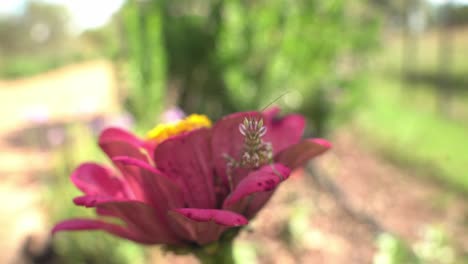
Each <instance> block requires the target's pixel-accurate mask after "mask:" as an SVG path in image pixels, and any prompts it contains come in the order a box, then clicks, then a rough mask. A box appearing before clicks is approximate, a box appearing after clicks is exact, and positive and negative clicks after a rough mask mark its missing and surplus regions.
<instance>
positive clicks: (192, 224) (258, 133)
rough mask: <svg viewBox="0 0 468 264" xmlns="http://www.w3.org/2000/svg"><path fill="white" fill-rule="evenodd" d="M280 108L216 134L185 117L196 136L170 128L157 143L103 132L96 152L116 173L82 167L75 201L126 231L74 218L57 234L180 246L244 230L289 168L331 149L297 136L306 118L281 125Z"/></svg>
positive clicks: (227, 122)
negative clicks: (90, 233)
mask: <svg viewBox="0 0 468 264" xmlns="http://www.w3.org/2000/svg"><path fill="white" fill-rule="evenodd" d="M278 111H279V109H272V110H269V111H266V112H263V113H260V112H240V113H234V114H231V115H228V116H226V117H224V118H222V119H221V120H219V121H218V122H216V123H215V124H214V125H213V126H212V127H211V126H210V125H211V123H210V122H209V120H208V121H207V120H206V119H205V118H204V117H203V116H198V115H197V116H189V117H188V118H187V119H186V120H189V121H190V122H189V121H187V126H188V127H190V128H192V129H191V130H186V128H187V126H186V127H181V126H174V125H172V126H171V127H170V129H171V131H178V132H177V133H178V134H176V135H173V134H170V133H167V132H168V131H162V130H161V129H156V132H157V133H156V132H155V134H157V135H158V136H161V135H168V136H167V138H165V139H164V140H159V141H158V142H156V143H155V142H149V141H151V140H144V139H140V138H138V137H136V136H134V135H133V134H131V133H129V132H126V131H124V130H121V129H117V128H109V129H106V130H104V131H103V132H102V133H101V135H100V138H99V146H100V147H101V148H102V150H103V151H104V152H105V153H106V154H107V155H108V156H109V158H110V159H111V160H112V162H113V164H114V166H115V167H116V168H117V169H118V170H117V171H114V170H112V169H110V168H107V167H104V166H101V165H98V164H95V163H84V164H82V165H81V166H79V167H78V168H77V169H76V170H75V171H74V172H73V174H72V176H71V180H72V182H73V183H74V184H75V185H76V186H77V187H78V188H79V189H80V190H81V191H82V192H83V193H84V195H83V196H80V197H76V198H75V199H74V203H75V204H76V205H81V206H86V207H93V208H95V210H96V213H97V215H98V216H100V217H111V218H117V219H119V220H120V222H121V224H117V223H115V221H112V222H108V221H106V220H105V219H104V218H98V219H71V220H65V221H63V222H61V223H59V224H57V225H56V226H55V227H54V228H53V232H57V231H76V230H104V231H106V232H108V233H111V234H114V235H116V236H119V237H123V238H126V239H129V240H133V241H136V242H139V243H144V244H166V245H175V246H186V245H190V244H193V243H196V244H198V245H205V244H208V243H210V242H213V241H217V240H218V239H219V238H220V236H221V235H222V234H223V233H224V232H225V231H226V230H228V229H230V228H233V227H238V226H243V225H246V224H247V223H248V219H251V218H253V217H254V216H255V214H256V213H257V212H258V211H259V210H260V209H261V208H262V207H263V206H264V205H265V203H266V202H267V201H268V200H269V199H270V197H271V195H272V194H273V192H274V190H275V189H276V187H277V185H278V184H279V183H281V182H282V181H284V180H285V179H287V178H288V177H289V174H290V172H291V171H293V170H295V169H296V168H300V167H301V166H303V165H304V164H305V163H306V162H307V161H308V160H309V159H311V158H313V157H315V156H318V155H320V154H321V153H323V152H325V151H326V150H327V149H329V148H330V147H331V145H330V143H329V142H327V141H326V140H324V139H301V138H302V135H303V132H304V128H305V120H304V118H303V117H302V116H300V115H296V114H291V115H287V116H285V117H282V118H278V117H277V113H278ZM194 120H195V121H194ZM197 120H198V121H197ZM180 122H184V121H180ZM197 122H200V123H203V124H205V125H204V126H202V127H197V126H196V124H197ZM255 122H256V123H255ZM181 124H183V123H181ZM163 132H164V133H163ZM169 132H170V131H169ZM160 139H161V138H160Z"/></svg>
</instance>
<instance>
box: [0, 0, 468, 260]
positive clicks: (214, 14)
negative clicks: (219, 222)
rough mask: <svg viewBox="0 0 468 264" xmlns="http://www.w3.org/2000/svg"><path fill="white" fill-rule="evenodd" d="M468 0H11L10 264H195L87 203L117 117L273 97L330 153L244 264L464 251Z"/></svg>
mask: <svg viewBox="0 0 468 264" xmlns="http://www.w3.org/2000/svg"><path fill="white" fill-rule="evenodd" d="M467 73H468V1H464V0H458V1H455V0H453V1H443V0H392V1H390V0H353V1H345V0H327V1H322V0H269V1H266V0H251V1H246V0H203V1H202V0H179V1H170V0H114V1H91V0H80V1H66V0H43V1H39V0H37V1H28V0H2V1H1V2H0V116H1V117H0V177H1V181H0V225H1V226H2V228H1V229H0V248H2V254H1V255H0V263H111V264H112V263H137V264H138V263H196V260H195V259H193V258H191V257H187V256H175V255H173V254H170V253H164V252H163V251H162V250H161V249H160V248H158V247H142V246H138V245H136V244H133V243H130V242H126V241H123V240H119V239H116V238H113V237H111V236H109V235H107V234H104V233H101V232H82V233H81V232H80V233H66V234H65V233H63V234H59V235H57V236H56V237H54V239H53V240H52V239H50V238H49V230H50V228H51V227H52V226H53V224H54V223H56V222H57V221H59V220H62V219H66V218H71V217H75V216H92V215H93V213H92V212H91V211H92V210H87V209H84V208H77V207H76V206H74V205H73V203H72V198H73V197H75V196H77V195H78V194H79V192H78V191H77V190H76V188H75V187H74V186H73V185H72V183H71V182H70V180H69V175H70V172H71V171H72V170H73V169H74V168H75V167H76V166H77V165H78V164H79V163H81V162H84V161H89V160H93V161H99V162H104V163H106V162H108V161H107V160H106V158H105V157H104V155H103V154H102V153H101V152H100V150H99V149H98V147H97V144H96V138H97V135H98V133H99V132H100V131H101V130H102V129H103V128H105V127H107V126H120V127H124V128H126V129H129V130H132V131H136V133H138V134H139V135H144V133H145V131H147V130H148V129H149V128H151V127H153V126H154V125H155V124H156V123H157V122H159V121H160V120H161V117H162V113H163V112H164V111H165V110H167V109H171V108H173V107H176V106H177V107H180V108H181V109H183V110H184V111H185V112H187V113H192V112H197V113H204V114H207V115H209V116H210V117H212V118H213V119H217V118H219V117H221V116H222V115H225V114H227V113H231V112H234V111H242V110H247V109H256V110H261V109H263V108H264V107H266V106H268V105H269V104H270V103H272V102H273V103H274V104H275V105H278V106H280V107H281V108H282V109H283V111H284V112H299V113H301V114H303V115H305V116H306V117H307V119H308V130H307V135H308V136H320V137H325V138H327V139H329V140H330V141H331V142H333V144H334V149H333V150H332V151H330V152H329V153H327V154H326V155H324V156H323V157H320V158H319V159H317V160H316V161H314V162H313V163H312V164H310V165H309V166H308V167H307V168H306V169H305V170H303V171H299V172H297V173H295V174H294V175H293V176H292V177H291V179H290V180H288V181H287V182H285V183H284V184H283V185H282V186H281V188H280V190H279V191H278V192H277V194H276V195H275V197H274V199H273V200H272V201H271V202H270V203H269V204H268V206H267V207H266V208H265V209H264V210H263V211H262V212H261V213H260V214H259V215H258V217H257V218H256V219H255V220H254V221H253V222H252V223H251V225H250V226H249V227H248V228H247V229H246V230H245V231H243V232H242V234H241V235H240V237H239V239H238V240H237V241H236V244H235V251H234V253H235V257H236V260H237V261H238V263H375V264H393V263H434V264H435V263H437V264H438V263H442V264H445V263H447V264H449V263H450V264H458V263H468V203H467V202H468V195H467V194H468V175H467V170H466V167H467V166H468V150H467V147H468V136H467V135H468V74H467Z"/></svg>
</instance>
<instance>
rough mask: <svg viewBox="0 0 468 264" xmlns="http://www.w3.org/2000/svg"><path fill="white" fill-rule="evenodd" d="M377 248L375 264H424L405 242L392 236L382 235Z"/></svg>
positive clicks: (378, 239)
mask: <svg viewBox="0 0 468 264" xmlns="http://www.w3.org/2000/svg"><path fill="white" fill-rule="evenodd" d="M377 247H378V251H377V253H376V254H375V256H374V261H373V263H374V264H422V262H421V260H420V259H419V258H418V257H417V256H416V255H414V253H413V252H412V250H411V248H410V247H409V246H408V245H407V244H406V243H405V242H404V241H402V240H401V239H399V238H397V237H395V236H393V235H391V234H387V233H384V234H381V235H380V236H379V237H378V238H377Z"/></svg>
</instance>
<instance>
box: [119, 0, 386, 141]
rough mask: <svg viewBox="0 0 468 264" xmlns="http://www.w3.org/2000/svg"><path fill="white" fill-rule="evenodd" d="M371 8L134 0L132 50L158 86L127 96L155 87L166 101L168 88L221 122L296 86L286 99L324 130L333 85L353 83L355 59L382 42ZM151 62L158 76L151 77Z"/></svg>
mask: <svg viewBox="0 0 468 264" xmlns="http://www.w3.org/2000/svg"><path fill="white" fill-rule="evenodd" d="M366 4H367V1H364V0H359V1H353V2H350V1H344V0H333V1H319V0H307V1H306V0H289V1H287V0H270V1H266V0H255V1H245V0H209V1H196V0H183V1H165V0H162V1H149V0H148V1H129V2H128V3H127V4H126V6H125V7H124V9H123V11H122V14H123V16H124V17H125V23H126V28H127V29H128V31H127V36H128V41H127V44H128V51H129V53H127V55H128V58H129V61H130V62H133V63H131V65H133V71H134V72H136V73H138V76H140V77H141V78H142V79H141V80H145V79H149V78H152V80H153V83H152V84H151V85H153V86H151V87H152V88H150V87H149V86H147V85H146V86H145V85H144V84H143V83H140V84H141V85H143V86H142V88H139V89H136V88H135V89H134V88H131V89H130V97H129V98H132V97H133V95H134V94H140V95H141V94H144V95H148V96H150V95H151V94H152V93H153V92H155V93H157V94H159V95H158V96H156V97H158V98H160V99H161V98H163V97H161V96H160V95H161V94H162V89H168V92H169V95H171V96H170V100H172V102H174V101H175V102H176V103H177V104H178V105H180V106H182V108H183V109H184V110H185V111H186V112H204V113H208V114H210V115H211V116H213V117H215V118H216V117H220V116H221V115H224V114H226V113H229V112H233V111H239V110H245V109H260V108H262V107H263V106H266V105H267V104H268V103H270V102H271V101H272V100H274V98H277V97H278V96H279V95H281V94H284V93H285V91H291V93H289V94H286V95H285V96H284V98H283V99H285V102H287V103H286V107H289V108H292V109H294V110H296V111H299V112H301V113H303V114H305V115H306V116H307V117H309V118H311V119H314V123H316V124H318V125H317V127H316V129H315V132H318V133H322V132H324V131H325V129H324V128H325V127H326V125H325V124H326V122H327V121H328V116H329V113H330V112H331V111H332V110H333V109H334V108H333V105H332V104H331V102H332V99H333V94H336V93H335V90H336V88H337V87H340V88H342V87H344V86H346V87H347V88H350V87H351V86H352V81H353V80H355V79H356V78H355V77H356V73H357V72H358V71H359V68H360V65H361V63H360V61H359V60H357V58H359V57H360V56H362V55H364V54H365V52H367V51H369V50H370V49H371V48H372V47H373V46H375V44H376V40H377V34H376V33H377V29H378V20H377V19H376V17H375V16H374V15H373V13H372V12H369V10H368V9H367V6H366ZM132 10H133V11H132ZM150 19H153V20H155V21H157V23H155V24H154V25H153V26H152V27H151V34H150V33H149V32H147V30H148V24H147V23H148V22H145V21H148V20H150ZM149 43H152V45H149ZM155 54H156V55H155ZM136 62H138V63H136ZM148 65H153V66H154V67H152V68H151V69H152V70H156V71H157V73H151V70H148V67H149V66H148ZM153 75H154V76H153ZM145 76H146V77H145ZM155 76H158V77H155ZM156 80H158V81H156ZM156 82H157V84H156ZM133 83H135V82H133ZM140 84H138V85H136V86H137V87H140ZM165 87H167V88H165ZM142 90H145V92H141V91H142ZM347 90H349V89H344V90H343V89H342V91H345V92H346V91H347ZM342 94H343V93H342ZM134 98H137V97H134ZM141 100H142V101H140V99H138V100H133V103H131V104H130V106H131V107H130V109H133V110H132V112H134V113H136V112H138V111H137V110H136V109H137V106H139V107H141V108H143V109H148V107H150V108H151V107H152V106H151V105H148V104H146V103H144V102H145V100H143V99H141ZM130 101H132V99H131V100H130ZM142 102H143V103H142ZM146 102H147V101H146ZM154 102H155V101H154ZM159 104H163V102H162V101H159ZM140 113H143V112H141V111H140ZM143 119H144V120H148V119H146V118H143Z"/></svg>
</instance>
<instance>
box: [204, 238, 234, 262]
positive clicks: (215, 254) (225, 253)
mask: <svg viewBox="0 0 468 264" xmlns="http://www.w3.org/2000/svg"><path fill="white" fill-rule="evenodd" d="M195 255H196V256H197V258H198V259H199V260H200V263H201V264H218V263H223V264H235V261H234V255H233V251H232V243H231V242H227V243H226V242H225V243H216V244H215V245H212V246H208V247H205V248H203V249H201V250H200V251H198V252H196V253H195Z"/></svg>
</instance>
